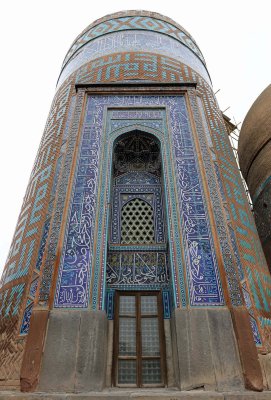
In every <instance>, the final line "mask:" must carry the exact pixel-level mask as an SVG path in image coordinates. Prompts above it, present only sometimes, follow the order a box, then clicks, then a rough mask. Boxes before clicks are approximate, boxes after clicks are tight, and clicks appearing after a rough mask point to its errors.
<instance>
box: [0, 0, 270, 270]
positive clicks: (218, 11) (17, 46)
mask: <svg viewBox="0 0 271 400" xmlns="http://www.w3.org/2000/svg"><path fill="white" fill-rule="evenodd" d="M125 9H144V10H150V11H156V12H159V13H161V14H164V15H166V16H168V17H170V18H172V19H173V20H175V21H176V22H178V23H179V24H180V25H182V26H183V27H184V28H185V29H186V30H187V31H188V32H190V33H191V35H192V36H193V37H194V39H195V40H196V42H197V43H198V45H199V47H200V49H201V51H202V53H203V55H204V57H205V60H206V62H207V67H208V70H209V73H210V75H211V78H212V81H213V88H214V91H217V90H218V89H220V92H219V93H218V94H217V98H218V101H219V104H220V108H221V110H222V111H224V110H225V109H226V108H227V107H228V106H230V109H229V110H228V111H227V112H226V114H227V115H228V116H229V117H231V118H232V117H233V116H234V117H235V120H236V123H238V122H239V121H243V119H244V117H245V115H246V113H247V111H248V109H249V108H250V106H251V104H252V103H253V101H254V100H255V99H256V97H257V96H258V95H259V94H260V93H261V92H262V90H263V89H264V88H265V87H266V86H267V85H268V84H269V83H270V72H271V51H270V50H271V23H270V12H271V1H270V0H257V1H255V0H253V1H252V0H246V1H245V0H227V1H221V0H220V1H219V0H186V1H183V0H179V1H178V0H175V1H174V0H164V1H161V0H137V1H135V0H126V1H125V0H110V1H109V0H97V1H94V0H88V1H86V0H46V1H45V0H43V1H37V0H23V1H22V0H6V1H3V2H2V3H1V7H0V34H1V53H0V57H1V61H0V77H1V86H0V90H1V91H0V110H1V118H0V129H1V130H0V141H1V146H0V184H1V186H0V187H1V195H0V273H1V271H2V268H3V266H4V263H5V259H6V257H7V253H8V250H9V246H10V244H11V240H12V236H13V233H14V230H15V226H16V221H17V218H18V216H19V212H20V208H21V205H22V200H23V196H24V193H25V190H26V186H27V182H28V178H29V175H30V172H31V169H32V165H33V162H34V158H35V155H36V152H37V149H38V145H39V142H40V139H41V135H42V133H43V129H44V125H45V121H46V118H47V115H48V113H49V109H50V104H51V101H52V99H53V95H54V91H55V85H56V81H57V78H58V75H59V72H60V67H61V64H62V61H63V59H64V56H65V54H66V52H67V50H68V49H69V46H70V45H71V43H72V41H73V40H74V39H75V37H76V36H77V35H78V34H79V33H80V32H81V31H82V30H83V29H84V28H85V27H86V26H87V25H89V24H90V23H91V22H93V21H94V20H95V19H97V18H100V17H102V16H104V15H106V14H110V13H113V12H116V11H120V10H125Z"/></svg>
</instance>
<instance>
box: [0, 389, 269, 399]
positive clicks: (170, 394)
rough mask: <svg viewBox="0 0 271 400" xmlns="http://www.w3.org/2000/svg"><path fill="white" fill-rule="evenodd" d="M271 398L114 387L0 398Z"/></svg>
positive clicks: (0, 395) (252, 394)
mask: <svg viewBox="0 0 271 400" xmlns="http://www.w3.org/2000/svg"><path fill="white" fill-rule="evenodd" d="M94 399H97V400H118V399H121V400H144V399H146V400H179V399H180V400H271V392H262V393H255V392H250V391H241V392H224V393H217V392H211V391H202V390H191V391H184V392H180V391H177V390H173V389H159V390H158V389H138V390H125V389H122V390H120V389H114V390H106V391H103V392H91V393H77V394H76V393H73V394H64V393H11V392H10V393H3V392H2V393H1V392H0V400H94Z"/></svg>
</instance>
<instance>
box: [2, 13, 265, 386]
mask: <svg viewBox="0 0 271 400" xmlns="http://www.w3.org/2000/svg"><path fill="white" fill-rule="evenodd" d="M270 295H271V279H270V274H269V271H268V268H267V266H266V262H265V258H264V256H263V252H262V248H261V245H260V242H259V239H258V235H257V231H256V228H255V224H254V220H253V217H252V215H251V212H250V209H249V206H248V203H247V201H246V195H245V192H244V189H243V187H242V182H241V178H240V175H239V171H238V167H237V165H236V162H235V158H234V156H233V153H232V149H231V146H230V143H229V140H228V136H227V129H226V126H225V123H224V119H223V115H222V114H221V112H220V110H219V107H218V104H217V102H216V99H215V97H214V94H213V91H212V87H211V81H210V77H209V74H208V71H207V68H206V64H205V60H204V58H203V56H202V54H201V51H200V50H199V48H198V46H197V44H196V43H195V41H194V39H193V38H192V37H191V36H190V35H189V34H188V33H187V32H186V31H185V30H184V29H183V28H182V27H181V26H180V25H178V24H176V23H175V22H174V21H172V20H171V19H169V18H167V17H164V16H162V15H160V14H157V13H152V12H147V11H125V12H120V13H116V14H113V15H108V16H106V17H104V18H101V19H100V20H97V21H95V22H94V23H93V24H91V25H90V26H89V27H87V28H86V29H85V31H84V32H82V33H81V34H80V35H79V36H78V37H77V38H76V40H75V41H74V43H73V44H72V46H71V48H70V50H69V51H68V54H67V56H66V57H65V60H64V63H63V67H62V70H61V74H60V77H59V79H58V85H57V91H56V95H55V98H54V100H53V104H52V107H51V111H50V114H49V117H48V121H47V124H46V127H45V131H44V134H43V137H42V141H41V145H40V148H39V151H38V155H37V158H36V161H35V165H34V168H33V172H32V174H31V177H30V181H29V185H28V188H27V192H26V195H25V198H24V203H23V206H22V210H21V213H20V216H19V220H18V224H17V228H16V231H15V235H14V238H13V242H12V245H11V249H10V253H9V256H8V260H7V264H6V267H5V270H4V274H3V277H2V281H1V291H0V299H1V303H0V304H1V305H0V307H1V313H2V314H1V330H0V332H1V342H0V354H1V361H2V362H1V365H0V386H1V385H2V387H5V388H13V387H17V388H19V385H20V387H21V390H23V391H34V390H39V391H51V392H54V391H55V392H61V391H64V392H73V391H75V392H78V391H79V392H80V391H86V392H87V391H92V390H98V391H99V390H102V389H103V388H105V387H110V386H117V387H148V386H151V387H153V386H158V387H164V386H169V387H176V386H177V387H179V389H180V390H190V389H193V388H199V387H204V389H205V390H208V389H210V390H217V391H231V390H232V391H241V390H242V389H243V388H244V387H246V388H249V389H252V390H262V389H263V377H262V370H261V367H260V364H259V360H258V353H260V354H267V353H268V352H269V351H270V334H271V328H270V326H271V310H270ZM261 358H262V368H263V369H264V371H265V370H266V369H267V368H268V356H267V355H266V356H263V355H262V356H261ZM264 384H265V387H267V388H268V385H269V384H270V382H269V383H268V382H267V381H266V380H265V381H264Z"/></svg>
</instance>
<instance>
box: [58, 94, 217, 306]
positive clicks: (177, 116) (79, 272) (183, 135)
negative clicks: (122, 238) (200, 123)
mask: <svg viewBox="0 0 271 400" xmlns="http://www.w3.org/2000/svg"><path fill="white" fill-rule="evenodd" d="M119 99H120V97H114V96H109V97H97V98H96V99H95V98H93V97H90V99H89V102H88V104H89V107H88V108H87V112H86V120H85V127H84V128H83V140H82V145H81V146H82V147H81V150H80V154H81V156H80V157H79V158H78V167H77V171H78V172H77V177H76V182H78V184H79V183H80V188H81V189H80V190H79V186H77V183H75V189H74V190H75V191H74V195H73V206H72V207H71V214H70V217H69V221H70V222H69V225H68V226H69V227H70V228H68V229H69V230H68V231H67V233H66V238H67V239H66V243H67V244H66V246H68V247H66V249H65V251H64V254H65V258H64V259H63V262H62V265H63V267H62V269H61V270H60V275H59V281H58V282H59V283H58V289H57V293H56V300H55V306H58V307H71V306H72V307H82V306H83V307H86V306H87V305H88V301H89V300H88V290H87V285H88V276H89V274H90V271H89V269H88V268H89V267H88V266H89V262H90V260H91V259H92V257H91V254H92V251H93V250H92V246H93V244H92V241H93V230H92V226H93V222H92V221H94V215H95V214H94V213H95V210H96V208H97V205H96V203H95V198H96V193H97V177H98V176H99V174H98V159H97V154H98V153H99V148H100V146H101V136H100V137H99V136H97V135H101V132H102V130H101V129H102V121H103V112H102V111H103V108H102V107H101V105H102V104H106V105H107V106H108V105H109V104H111V105H112V106H114V107H116V106H117V105H118V103H119V105H121V104H126V105H127V106H128V105H133V106H134V107H135V106H136V105H137V104H138V105H139V104H140V105H141V106H142V104H144V105H145V106H149V105H152V104H154V103H155V104H157V105H160V106H161V105H163V106H164V107H165V106H168V108H169V111H170V121H171V122H170V125H171V126H172V127H176V132H175V131H174V128H172V129H173V132H172V137H173V138H174V139H173V140H174V141H173V146H174V147H173V148H174V149H175V159H176V161H175V162H176V164H175V168H176V170H177V176H178V177H179V178H178V179H177V184H178V193H179V207H180V213H181V222H182V227H183V228H182V229H183V239H182V240H183V241H184V242H183V245H184V246H185V248H186V250H185V252H186V254H187V259H186V262H187V278H188V281H189V290H190V303H191V305H199V304H200V305H207V304H208V305H220V304H221V305H222V304H224V300H223V295H222V291H221V284H220V282H219V273H218V269H217V261H216V256H215V252H214V249H213V247H212V246H213V245H212V239H211V236H210V228H209V225H208V217H207V215H206V211H205V206H204V202H205V200H204V195H203V194H202V187H201V183H200V178H199V172H198V166H197V162H196V158H195V149H194V145H193V140H192V137H191V131H190V127H189V123H188V118H187V110H186V106H185V100H184V97H183V96H176V97H171V98H167V97H166V96H164V97H161V98H160V97H159V96H156V97H155V96H153V97H151V96H143V97H141V96H134V100H133V102H132V104H130V98H129V97H125V96H123V98H122V99H121V101H119ZM94 103H95V104H97V105H96V108H97V111H98V113H99V116H98V115H96V114H95V111H93V104H94ZM88 116H89V117H88ZM88 118H89V119H88ZM93 118H95V121H96V122H95V128H94V125H93V123H92V122H91V121H93ZM178 126H182V132H180V130H178V129H177V127H178ZM99 130H100V133H99ZM89 146H92V147H93V146H95V151H96V153H93V157H96V158H95V159H93V161H91V160H92V159H91V158H89V157H88V160H87V163H85V161H84V160H85V158H86V154H87V153H86V151H87V149H88V148H89ZM89 149H90V148H89ZM108 150H109V152H110V149H108ZM89 151H90V150H89ZM88 154H91V152H89V153H88ZM179 160H180V161H179ZM104 170H108V168H104ZM84 182H86V183H87V182H89V185H86V183H84ZM82 185H83V186H82ZM100 185H101V186H104V185H103V183H101V184H100ZM77 187H78V188H77ZM89 189H91V194H90V196H91V197H90V199H91V208H90V209H89V210H90V212H91V214H88V218H86V217H85V211H84V210H85V204H86V203H85V199H86V197H87V196H88V195H87V191H88V190H89ZM188 193H190V196H188ZM101 196H102V194H101V193H100V197H101ZM84 221H88V225H86V224H85V222H84ZM81 232H84V235H83V234H82V233H81ZM101 235H102V236H103V233H102V234H101ZM95 236H96V240H97V239H98V240H99V237H100V234H99V233H98V235H95ZM179 241H180V240H179ZM82 249H84V250H83V254H84V257H82V256H80V254H82ZM97 249H98V250H97ZM99 249H100V245H97V248H96V256H95V260H97V259H98V257H97V251H99ZM77 260H81V261H80V262H79V263H78V262H77ZM84 260H86V261H84ZM96 262H97V261H96ZM91 268H92V269H93V266H92V267H91ZM95 270H96V269H95ZM99 270H100V268H99ZM63 274H64V275H63ZM99 275H100V273H99ZM77 276H79V278H80V279H79V278H77ZM100 278H101V277H100V276H97V279H98V280H99V279H100ZM92 279H95V275H93V274H92ZM76 282H78V283H77V284H76ZM90 284H91V285H93V287H97V288H98V286H97V283H96V280H95V281H94V282H91V283H90ZM178 290H179V285H178ZM78 293H79V295H78ZM82 293H83V294H84V295H83V296H82V295H81V294H82ZM93 296H94V298H95V299H96V296H97V295H96V294H94V293H93Z"/></svg>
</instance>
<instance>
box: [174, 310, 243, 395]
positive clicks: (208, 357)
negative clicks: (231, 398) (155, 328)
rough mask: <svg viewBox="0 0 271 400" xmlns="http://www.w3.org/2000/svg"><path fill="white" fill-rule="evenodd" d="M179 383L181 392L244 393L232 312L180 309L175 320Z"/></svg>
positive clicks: (175, 358) (175, 361) (175, 352)
mask: <svg viewBox="0 0 271 400" xmlns="http://www.w3.org/2000/svg"><path fill="white" fill-rule="evenodd" d="M172 334H173V349H174V350H176V351H174V352H173V355H174V364H175V368H174V369H175V374H176V383H177V385H178V387H179V388H180V389H181V390H193V389H204V390H215V391H218V392H223V391H235V390H236V391H241V390H244V383H243V376H242V368H241V364H240V359H239V353H238V348H237V344H236V340H235V335H234V331H233V324H232V319H231V315H230V311H229V310H228V309H227V308H218V309H190V310H185V309H177V310H175V312H174V315H173V317H172Z"/></svg>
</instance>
